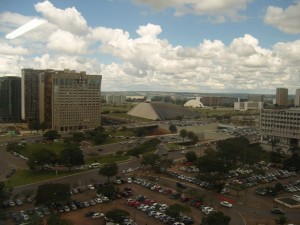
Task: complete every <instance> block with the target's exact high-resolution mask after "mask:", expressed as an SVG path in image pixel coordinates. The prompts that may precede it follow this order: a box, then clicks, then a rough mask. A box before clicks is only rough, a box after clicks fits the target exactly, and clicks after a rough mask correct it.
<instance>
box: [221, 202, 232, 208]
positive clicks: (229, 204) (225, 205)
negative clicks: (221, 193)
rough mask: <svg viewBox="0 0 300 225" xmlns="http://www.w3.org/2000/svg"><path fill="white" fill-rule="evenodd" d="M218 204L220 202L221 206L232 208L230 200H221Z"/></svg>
mask: <svg viewBox="0 0 300 225" xmlns="http://www.w3.org/2000/svg"><path fill="white" fill-rule="evenodd" d="M220 204H221V206H224V207H228V208H232V204H231V203H230V202H227V201H221V202H220Z"/></svg>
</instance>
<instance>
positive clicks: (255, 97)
mask: <svg viewBox="0 0 300 225" xmlns="http://www.w3.org/2000/svg"><path fill="white" fill-rule="evenodd" d="M264 100H265V96H264V95H255V94H249V95H248V102H264Z"/></svg>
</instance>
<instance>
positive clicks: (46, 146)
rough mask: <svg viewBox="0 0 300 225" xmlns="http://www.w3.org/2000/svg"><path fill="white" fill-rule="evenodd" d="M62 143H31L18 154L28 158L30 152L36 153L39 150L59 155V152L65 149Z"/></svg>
mask: <svg viewBox="0 0 300 225" xmlns="http://www.w3.org/2000/svg"><path fill="white" fill-rule="evenodd" d="M65 145H66V144H65V143H63V142H53V143H46V144H44V143H33V144H29V145H26V146H25V150H24V151H22V152H20V154H22V155H24V156H26V157H28V156H29V155H30V153H31V152H34V151H37V150H39V149H43V148H44V149H51V150H53V151H54V152H55V153H57V154H59V153H60V152H61V150H62V149H63V148H64V147H65Z"/></svg>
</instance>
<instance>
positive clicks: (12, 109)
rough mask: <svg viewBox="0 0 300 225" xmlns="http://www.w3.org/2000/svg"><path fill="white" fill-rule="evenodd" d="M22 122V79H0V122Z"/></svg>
mask: <svg viewBox="0 0 300 225" xmlns="http://www.w3.org/2000/svg"><path fill="white" fill-rule="evenodd" d="M20 120H21V78H20V77H0V122H20Z"/></svg>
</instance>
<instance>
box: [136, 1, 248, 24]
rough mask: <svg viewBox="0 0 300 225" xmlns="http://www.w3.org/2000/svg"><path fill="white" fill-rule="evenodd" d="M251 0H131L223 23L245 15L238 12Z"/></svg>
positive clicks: (178, 14)
mask: <svg viewBox="0 0 300 225" xmlns="http://www.w3.org/2000/svg"><path fill="white" fill-rule="evenodd" d="M250 1H251V0H222V1H213V0H201V1H199V0H165V1H161V0H133V2H136V3H140V4H148V5H150V6H151V7H152V8H154V9H155V10H164V9H166V8H174V9H175V16H183V15H185V14H189V13H191V14H196V15H205V16H208V17H209V18H210V20H212V21H213V22H217V23H223V22H225V21H227V20H232V21H238V20H241V19H244V18H245V17H244V16H242V15H240V14H239V13H240V12H241V11H243V10H245V9H246V8H247V3H248V2H250Z"/></svg>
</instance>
